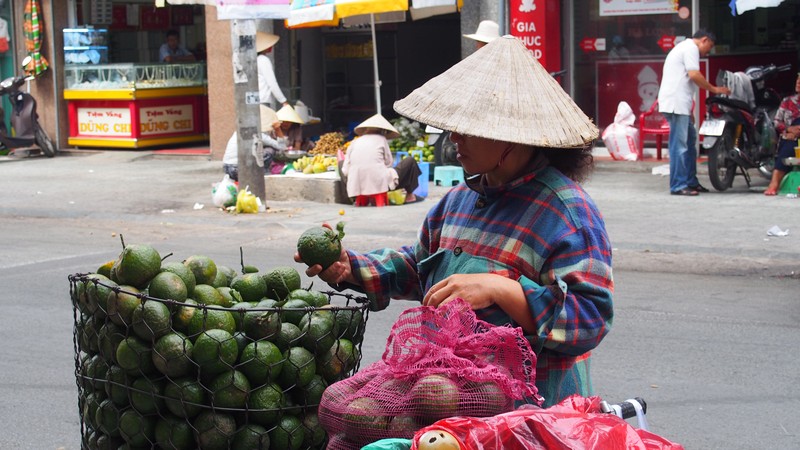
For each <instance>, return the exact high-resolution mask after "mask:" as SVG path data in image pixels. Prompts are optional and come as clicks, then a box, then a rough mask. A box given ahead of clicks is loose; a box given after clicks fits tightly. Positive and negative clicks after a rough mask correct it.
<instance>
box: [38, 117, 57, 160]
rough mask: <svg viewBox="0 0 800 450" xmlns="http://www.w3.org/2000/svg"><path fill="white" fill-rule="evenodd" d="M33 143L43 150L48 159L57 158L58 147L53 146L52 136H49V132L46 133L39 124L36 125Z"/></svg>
mask: <svg viewBox="0 0 800 450" xmlns="http://www.w3.org/2000/svg"><path fill="white" fill-rule="evenodd" d="M33 142H35V143H36V145H37V146H38V147H39V148H40V149H42V152H43V153H44V154H45V156H47V157H48V158H52V157H53V156H56V147H55V146H54V145H53V141H51V140H50V136H48V135H47V132H45V131H44V129H43V128H42V126H41V125H39V124H38V123H37V124H36V128H35V129H34V130H33Z"/></svg>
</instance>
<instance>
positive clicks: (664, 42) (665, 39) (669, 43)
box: [658, 36, 686, 52]
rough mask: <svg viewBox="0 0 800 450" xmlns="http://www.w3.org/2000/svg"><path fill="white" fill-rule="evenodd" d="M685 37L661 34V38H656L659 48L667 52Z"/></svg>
mask: <svg viewBox="0 0 800 450" xmlns="http://www.w3.org/2000/svg"><path fill="white" fill-rule="evenodd" d="M685 39H686V37H685V36H661V39H659V40H658V46H659V47H661V50H664V51H665V52H668V51H670V49H672V48H673V47H675V45H677V44H679V43H681V42H682V41H683V40H685Z"/></svg>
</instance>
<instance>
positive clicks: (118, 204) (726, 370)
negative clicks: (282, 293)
mask: <svg viewBox="0 0 800 450" xmlns="http://www.w3.org/2000/svg"><path fill="white" fill-rule="evenodd" d="M664 162H666V161H664ZM661 165H662V162H656V161H647V162H637V163H633V162H616V161H608V160H607V159H604V158H600V160H599V161H598V164H597V170H596V171H595V173H594V174H593V176H592V177H591V178H590V179H589V180H588V182H587V183H586V185H585V186H586V190H587V191H588V192H589V194H590V195H591V196H592V198H593V199H594V200H595V202H596V203H597V204H598V206H599V208H600V210H601V212H602V213H603V215H604V217H605V220H606V225H607V229H608V232H609V236H610V238H611V241H612V245H613V251H614V271H615V284H616V292H615V311H616V318H615V322H614V325H613V327H612V331H611V333H610V334H609V336H608V338H607V339H606V340H605V341H604V342H603V343H601V345H600V347H598V349H597V351H596V352H595V358H594V359H593V372H594V384H595V389H596V391H597V393H598V395H601V396H603V398H605V399H607V400H609V401H619V400H624V399H626V398H630V397H634V396H641V397H643V398H645V400H646V401H647V402H648V406H649V409H648V415H647V416H648V419H649V422H650V425H651V429H652V430H653V431H654V432H656V433H658V434H661V435H663V436H665V437H667V438H669V439H673V440H674V441H676V442H679V443H682V444H684V445H686V448H691V449H694V448H704V449H711V448H719V449H723V448H725V449H752V448H764V447H767V448H773V449H795V448H800V413H798V411H797V406H796V405H797V404H798V400H800V393H798V390H797V388H796V383H797V376H796V374H797V373H798V371H800V364H798V362H797V361H796V359H795V358H793V356H794V355H796V353H797V352H796V347H797V342H798V341H800V326H798V323H800V304H799V300H800V295H798V291H800V288H798V286H799V285H798V278H800V275H798V271H800V264H798V255H800V226H798V225H800V199H797V198H787V197H772V198H768V197H765V196H763V195H761V194H760V192H761V191H762V190H763V188H764V187H765V186H766V180H763V179H760V178H758V177H755V178H754V186H753V188H751V189H748V188H747V186H746V185H745V184H744V182H743V180H742V179H741V178H740V177H738V178H737V181H736V184H735V186H734V188H733V189H731V190H729V191H726V192H724V193H717V192H711V193H708V194H701V195H700V196H699V197H696V198H688V197H678V196H670V195H669V193H668V188H667V179H666V177H664V176H660V175H653V174H652V169H653V168H654V167H656V168H657V167H659V166H661ZM699 171H700V172H701V174H702V175H701V182H703V183H704V184H706V183H707V176H706V175H705V172H704V170H703V166H702V165H701V166H700V168H699ZM221 177H222V170H221V163H220V162H218V161H208V160H207V159H204V158H198V157H188V158H187V157H176V156H162V155H159V156H157V155H154V154H152V153H151V152H148V151H119V150H117V151H85V152H70V153H67V154H64V155H59V156H58V157H56V158H53V159H47V158H43V157H35V158H24V159H15V158H8V157H0V187H1V189H2V190H0V192H2V199H3V200H2V202H1V203H0V226H2V230H3V233H2V234H0V245H1V248H2V249H3V251H2V252H0V269H3V270H2V271H0V289H2V292H3V293H4V295H3V300H2V302H0V364H2V367H3V374H4V376H3V377H2V378H0V398H1V399H3V402H2V406H0V420H2V421H3V423H4V424H5V425H6V426H5V427H4V429H5V432H4V433H2V434H0V448H13V449H16V448H26V449H27V448H30V449H41V448H65V449H77V448H79V428H78V426H79V422H78V420H79V419H78V408H77V387H76V385H75V376H74V370H75V362H74V350H73V341H72V335H73V331H72V324H73V312H72V308H71V305H70V303H69V290H68V283H67V275H68V274H71V273H76V272H86V271H94V270H95V269H96V268H97V267H98V266H99V265H100V264H102V263H103V262H105V261H107V260H110V259H113V258H115V257H116V256H117V254H118V253H119V251H120V250H121V242H120V239H121V237H124V240H125V242H126V243H135V242H141V243H150V244H152V245H154V246H155V247H156V248H157V249H158V250H159V251H160V252H161V254H162V255H165V254H167V253H173V255H174V256H171V257H170V258H173V259H174V260H181V259H184V258H186V257H188V256H190V255H193V254H205V255H207V256H209V257H211V258H212V259H214V260H215V261H217V262H218V263H221V264H225V265H228V266H231V267H237V266H238V264H239V261H240V251H241V254H242V255H243V258H244V261H245V263H246V264H252V265H255V266H257V267H260V268H262V269H268V268H271V267H274V266H278V265H293V266H295V267H297V268H298V269H300V270H302V267H300V266H298V265H296V264H295V263H294V261H293V260H292V254H293V252H294V243H295V242H296V240H297V237H298V236H299V235H300V233H301V232H302V231H303V230H304V229H306V228H308V227H309V226H312V225H317V224H320V223H322V222H329V223H335V222H337V221H339V220H344V221H345V222H346V224H347V225H346V229H345V231H346V233H347V235H346V237H345V240H344V242H345V245H347V246H348V247H350V248H352V249H354V250H370V249H374V248H378V247H384V246H399V245H403V244H408V243H411V242H412V241H413V239H414V238H415V236H416V231H417V228H418V226H419V224H420V222H421V220H422V218H423V217H424V214H425V213H426V211H427V210H428V209H429V208H430V207H431V206H432V205H433V204H434V202H436V201H437V199H439V198H441V196H442V195H443V194H444V193H445V192H446V191H447V188H446V187H441V186H431V187H430V188H429V194H430V195H429V197H428V198H427V199H426V200H425V201H422V202H419V203H415V204H410V205H403V206H391V207H385V208H355V207H353V206H350V205H338V204H320V203H314V202H308V201H293V202H269V203H268V206H269V209H268V211H267V212H264V213H259V214H239V215H235V214H230V213H227V212H224V211H222V210H220V209H217V208H214V207H213V205H212V203H211V185H212V184H213V183H215V182H217V181H219V180H220V179H221ZM709 187H710V186H709ZM341 212H343V213H344V214H343V215H342V214H340V213H341ZM773 226H778V227H779V228H780V229H781V230H788V235H786V236H782V237H772V236H768V235H767V230H769V229H770V228H771V227H773ZM311 281H313V280H309V279H307V278H305V277H304V283H303V284H304V285H307V284H308V283H310V282H311ZM315 288H322V285H321V283H320V281H319V280H317V281H316V282H315ZM410 306H414V303H411V302H401V301H397V302H394V303H393V304H392V305H391V306H390V307H389V309H387V310H386V311H382V312H376V313H373V314H371V315H370V317H369V321H368V326H367V336H366V338H365V343H364V347H363V349H362V350H363V354H364V360H363V361H362V367H364V366H365V365H367V364H369V363H371V362H374V361H376V360H378V359H380V357H381V353H382V351H383V348H384V345H385V342H386V337H387V336H388V333H389V329H390V327H391V324H392V323H393V321H394V319H395V318H396V317H397V315H398V314H399V313H400V312H401V311H402V310H403V309H404V308H407V307H410ZM634 423H635V422H634Z"/></svg>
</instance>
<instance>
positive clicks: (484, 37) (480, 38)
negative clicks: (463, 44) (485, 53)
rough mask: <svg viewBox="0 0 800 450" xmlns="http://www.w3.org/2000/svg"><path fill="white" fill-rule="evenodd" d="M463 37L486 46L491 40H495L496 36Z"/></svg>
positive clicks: (466, 35) (475, 35)
mask: <svg viewBox="0 0 800 450" xmlns="http://www.w3.org/2000/svg"><path fill="white" fill-rule="evenodd" d="M464 37H465V38H468V39H472V40H475V41H480V42H485V43H487V44H488V43H489V42H492V41H493V40H495V39H497V36H486V35H483V34H474V33H473V34H465V35H464Z"/></svg>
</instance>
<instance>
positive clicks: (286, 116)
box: [275, 105, 305, 125]
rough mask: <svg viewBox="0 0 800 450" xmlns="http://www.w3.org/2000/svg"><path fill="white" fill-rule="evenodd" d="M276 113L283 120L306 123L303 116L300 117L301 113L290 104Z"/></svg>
mask: <svg viewBox="0 0 800 450" xmlns="http://www.w3.org/2000/svg"><path fill="white" fill-rule="evenodd" d="M275 115H276V116H277V117H278V120H280V121H281V122H291V123H298V124H300V125H302V124H304V123H305V122H303V118H302V117H300V114H297V111H295V110H294V108H292V107H291V106H289V105H284V106H283V107H282V108H281V109H279V110H278V112H277V113H275Z"/></svg>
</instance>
